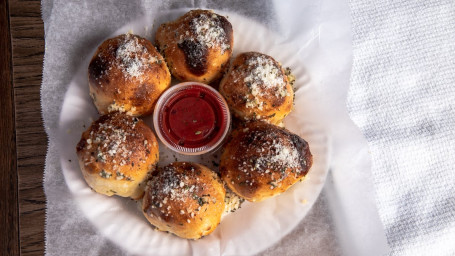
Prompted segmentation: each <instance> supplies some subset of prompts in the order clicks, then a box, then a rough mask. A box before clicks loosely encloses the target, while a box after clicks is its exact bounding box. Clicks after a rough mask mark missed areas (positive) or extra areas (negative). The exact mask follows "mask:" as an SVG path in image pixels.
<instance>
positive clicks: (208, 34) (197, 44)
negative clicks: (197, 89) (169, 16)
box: [156, 10, 234, 84]
mask: <svg viewBox="0 0 455 256" xmlns="http://www.w3.org/2000/svg"><path fill="white" fill-rule="evenodd" d="M156 42H157V46H158V48H159V49H160V51H161V54H163V56H164V57H165V59H166V62H167V64H168V66H169V69H170V70H171V73H172V75H174V76H175V77H176V78H177V79H179V80H180V81H196V82H201V83H205V84H209V83H212V82H214V81H216V80H218V79H220V78H221V76H222V75H223V72H224V71H225V69H226V67H227V66H228V64H229V58H230V57H231V54H232V48H233V44H234V37H233V31H232V25H231V23H230V22H229V21H228V20H227V19H226V18H225V17H223V16H221V15H218V14H216V13H214V12H212V11H209V10H192V11H189V12H187V13H186V14H185V15H183V16H182V17H180V18H179V19H177V20H175V21H173V22H169V23H165V24H161V26H160V27H159V28H158V30H157V32H156Z"/></svg>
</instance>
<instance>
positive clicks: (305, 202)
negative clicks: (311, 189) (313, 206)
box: [300, 199, 308, 204]
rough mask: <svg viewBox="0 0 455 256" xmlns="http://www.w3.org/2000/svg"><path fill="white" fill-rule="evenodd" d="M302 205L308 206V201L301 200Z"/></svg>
mask: <svg viewBox="0 0 455 256" xmlns="http://www.w3.org/2000/svg"><path fill="white" fill-rule="evenodd" d="M300 203H301V204H307V203H308V200H306V199H302V200H300Z"/></svg>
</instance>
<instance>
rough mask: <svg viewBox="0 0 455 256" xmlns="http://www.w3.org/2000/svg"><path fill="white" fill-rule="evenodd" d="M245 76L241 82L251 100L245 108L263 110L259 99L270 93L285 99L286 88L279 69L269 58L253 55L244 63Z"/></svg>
mask: <svg viewBox="0 0 455 256" xmlns="http://www.w3.org/2000/svg"><path fill="white" fill-rule="evenodd" d="M246 65H247V70H248V71H247V72H248V73H247V76H246V77H245V78H244V79H243V82H244V83H245V84H246V85H247V86H248V88H249V90H250V93H251V95H253V97H254V98H253V99H252V100H250V101H248V102H247V103H246V107H247V108H253V107H258V109H259V110H262V109H263V101H262V100H261V98H260V97H262V96H264V95H265V94H266V92H267V91H269V92H270V91H271V92H272V93H273V95H275V97H280V98H282V97H286V96H287V93H288V92H287V88H286V82H285V80H284V76H283V72H282V71H281V68H280V67H279V66H278V65H277V64H276V63H275V62H274V61H273V60H272V59H271V58H269V57H267V56H266V55H262V54H254V55H253V56H252V57H250V58H249V59H248V60H247V61H246Z"/></svg>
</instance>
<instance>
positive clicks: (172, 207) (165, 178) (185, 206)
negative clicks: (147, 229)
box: [142, 162, 226, 239]
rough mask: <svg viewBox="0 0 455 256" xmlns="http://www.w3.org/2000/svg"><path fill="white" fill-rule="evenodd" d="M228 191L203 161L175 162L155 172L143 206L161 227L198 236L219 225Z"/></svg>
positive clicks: (180, 234) (165, 229)
mask: <svg viewBox="0 0 455 256" xmlns="http://www.w3.org/2000/svg"><path fill="white" fill-rule="evenodd" d="M225 194H226V191H225V189H224V186H223V184H222V182H221V180H220V178H219V177H218V176H217V174H216V173H215V172H213V171H211V170H210V169H208V168H207V167H205V166H203V165H200V164H196V163H185V162H175V163H172V164H170V165H168V166H166V167H164V168H159V169H158V170H157V171H155V172H154V173H153V175H152V177H151V179H150V181H149V182H148V185H147V188H146V193H145V196H144V200H143V205H142V209H143V212H144V215H145V217H146V218H147V220H148V221H149V222H150V223H151V224H152V225H154V226H155V227H156V228H158V229H159V230H161V231H169V232H171V233H174V234H176V235H177V236H180V237H183V238H187V239H199V238H201V237H202V236H205V235H208V234H210V233H211V232H212V231H213V230H215V228H216V227H217V226H218V224H219V222H220V219H221V215H222V213H223V211H224V208H225V203H224V199H225Z"/></svg>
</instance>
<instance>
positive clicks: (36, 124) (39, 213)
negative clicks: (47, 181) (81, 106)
mask: <svg viewBox="0 0 455 256" xmlns="http://www.w3.org/2000/svg"><path fill="white" fill-rule="evenodd" d="M40 4H41V3H40V1H15V0H10V1H9V20H10V31H11V43H12V44H11V45H12V67H13V85H14V86H13V89H14V98H15V127H16V130H15V131H16V147H17V178H18V205H19V210H18V212H19V231H20V232H19V239H20V253H21V255H42V254H44V219H45V208H46V199H45V196H44V192H43V186H42V180H43V172H44V159H45V155H46V145H47V138H46V134H45V132H44V129H43V122H42V119H41V103H40V86H41V79H42V65H43V56H44V27H43V22H42V20H41V9H40V8H41V6H40Z"/></svg>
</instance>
